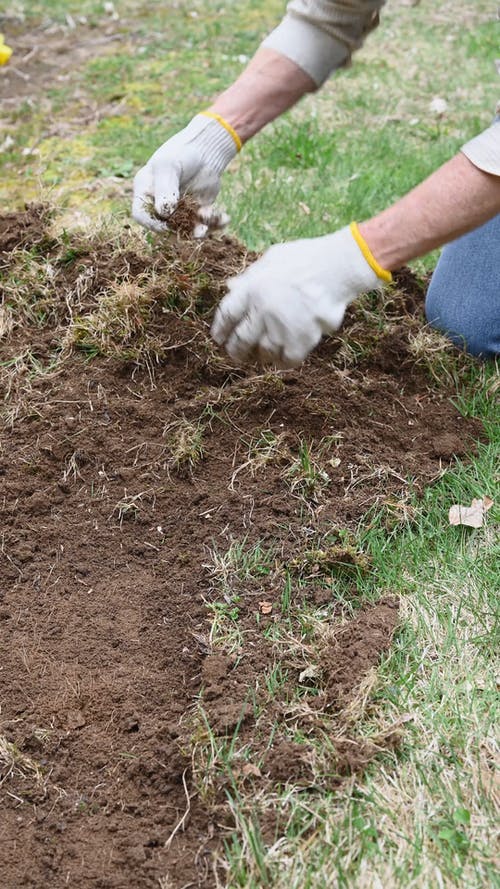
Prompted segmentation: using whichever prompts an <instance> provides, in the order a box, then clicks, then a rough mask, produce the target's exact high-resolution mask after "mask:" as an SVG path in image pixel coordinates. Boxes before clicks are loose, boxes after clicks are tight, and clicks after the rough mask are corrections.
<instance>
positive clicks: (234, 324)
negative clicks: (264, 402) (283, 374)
mask: <svg viewBox="0 0 500 889" xmlns="http://www.w3.org/2000/svg"><path fill="white" fill-rule="evenodd" d="M390 280H391V274H390V272H387V271H386V270H385V269H382V268H381V266H380V265H379V264H378V263H377V261H376V260H375V258H374V257H373V256H372V254H371V253H370V250H369V248H368V246H367V245H366V243H365V242H364V241H363V239H362V237H361V234H360V233H359V230H358V228H357V226H356V225H355V223H353V224H352V225H351V226H347V227H346V228H343V229H340V231H337V232H335V233H334V234H332V235H325V236H324V237H321V238H311V239H304V240H301V241H291V242H290V243H288V244H278V245H275V246H274V247H270V249H269V250H267V251H266V252H265V253H264V255H263V256H262V258H261V259H259V260H257V262H255V263H254V264H253V265H251V266H250V267H249V268H248V269H247V270H246V271H245V272H243V274H242V275H239V276H238V277H236V278H232V279H231V280H230V281H229V283H228V287H229V293H228V294H227V296H225V297H224V299H223V300H222V302H221V303H220V305H219V307H218V309H217V312H216V314H215V318H214V322H213V324H212V336H213V338H214V339H215V341H216V342H217V343H218V344H219V346H224V348H225V349H226V351H227V352H228V354H229V355H230V356H231V358H233V359H234V360H235V361H245V359H250V360H251V359H254V358H256V357H257V358H258V359H259V360H260V361H261V362H262V363H267V362H271V363H274V364H277V365H279V366H281V367H296V366H297V365H299V364H300V363H301V362H302V361H303V360H304V359H305V358H306V357H307V355H308V354H309V352H310V351H311V350H312V349H314V347H315V346H316V345H317V344H318V343H319V341H320V339H321V337H322V336H323V335H324V334H329V333H332V332H333V331H334V330H337V329H338V328H339V327H340V325H341V324H342V321H343V318H344V313H345V310H346V308H347V306H348V305H349V303H351V302H352V301H353V300H355V299H356V297H357V296H359V295H360V294H361V293H363V292H365V291H367V290H374V289H377V288H380V287H381V286H382V283H383V281H390Z"/></svg>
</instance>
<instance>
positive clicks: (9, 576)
mask: <svg viewBox="0 0 500 889" xmlns="http://www.w3.org/2000/svg"><path fill="white" fill-rule="evenodd" d="M26 212H27V214H28V215H26V214H24V215H23V214H21V216H19V218H18V219H17V221H16V219H15V218H14V217H13V216H12V214H10V215H9V216H8V217H4V218H3V219H0V236H3V242H2V244H0V250H3V257H4V259H5V257H6V256H7V255H8V257H9V258H8V261H7V262H4V266H3V268H4V274H3V279H2V283H1V287H2V295H3V301H4V302H3V310H2V311H3V321H4V329H5V330H6V331H7V333H6V335H5V336H4V339H3V341H2V358H1V361H2V367H1V370H2V383H3V387H4V393H5V405H4V422H3V428H2V449H1V452H0V484H1V493H2V505H3V523H2V524H3V529H2V545H1V557H2V559H1V585H0V590H1V592H0V645H1V648H2V652H1V663H2V672H1V674H0V675H1V680H0V700H1V716H0V736H1V737H2V738H3V745H1V744H0V798H1V802H0V805H1V818H0V850H1V851H0V863H1V869H2V874H3V881H4V885H6V886H9V887H10V886H12V887H14V886H16V887H17V886H27V887H28V886H32V887H39V886H51V887H54V889H58V887H63V886H67V885H71V886H74V887H87V886H88V887H90V886H92V887H99V886H102V887H107V889H111V887H113V889H118V887H125V886H127V887H128V886H134V887H137V889H142V887H153V886H155V887H157V886H158V881H159V880H160V879H164V880H166V877H167V876H168V880H169V882H166V883H165V885H168V886H172V887H181V886H187V885H194V886H206V887H208V886H213V885H215V878H214V873H213V864H212V861H213V859H212V854H213V852H214V850H215V849H216V848H217V846H218V845H219V843H220V841H221V837H222V836H223V835H224V833H225V831H228V830H230V829H231V824H232V821H231V816H230V814H229V813H228V811H227V807H226V806H225V803H224V799H225V796H224V789H225V786H224V780H222V779H221V778H220V774H219V776H218V777H217V776H215V777H213V779H212V778H210V780H209V777H210V773H211V769H212V767H213V763H212V764H211V763H209V762H208V761H205V760H203V757H201V758H200V756H199V755H198V754H197V753H196V750H197V749H199V748H200V747H202V746H203V744H204V743H205V741H206V737H205V736H204V735H203V731H204V729H203V722H202V721H200V704H201V705H202V707H203V712H204V714H205V717H204V718H205V719H206V721H207V725H210V726H211V732H212V736H213V737H216V738H220V739H222V740H223V739H224V737H229V738H231V737H232V736H233V735H234V733H235V732H236V731H237V730H239V732H240V737H241V739H242V740H241V745H242V746H243V747H245V745H246V750H247V757H246V759H245V758H243V759H239V760H238V759H237V758H236V761H235V762H234V763H232V764H231V767H232V770H233V776H234V775H236V776H239V780H241V783H242V786H245V785H246V784H250V785H252V783H253V782H268V783H270V784H271V783H274V784H277V783H286V782H287V781H288V780H290V779H294V780H298V781H300V782H302V783H303V784H304V785H305V786H312V784H313V782H314V781H315V780H317V776H318V770H317V768H314V763H313V754H314V749H315V748H314V732H315V725H316V722H317V719H318V718H319V711H320V710H321V711H322V712H327V713H328V712H329V713H330V714H331V719H332V723H331V724H332V726H335V725H336V724H338V720H341V719H342V711H343V709H344V708H346V707H347V706H348V705H349V702H350V701H351V700H352V698H353V697H354V696H355V694H356V693H357V691H358V688H359V686H360V683H361V682H362V681H363V679H364V678H365V676H366V673H367V671H369V670H370V669H373V668H374V667H375V666H376V665H377V664H378V662H379V660H380V657H381V656H382V655H383V654H384V653H386V652H387V651H388V650H389V649H390V643H391V638H392V634H393V631H394V629H395V626H396V623H397V607H396V604H395V603H394V602H392V601H391V600H383V601H381V602H379V603H378V604H376V605H374V606H363V607H362V608H361V610H360V611H358V613H357V614H356V615H355V616H354V617H353V618H352V619H351V620H350V621H346V614H345V611H344V609H343V607H342V606H341V605H340V604H339V605H338V607H337V605H336V604H335V583H336V584H339V585H340V586H341V588H342V590H343V593H344V596H349V595H351V593H352V596H353V597H354V598H355V597H356V576H357V572H358V571H369V570H370V566H369V560H367V558H366V556H365V555H364V554H363V553H359V552H358V551H357V550H356V548H355V545H354V544H353V543H352V541H351V540H350V539H347V538H346V536H345V534H346V532H349V529H352V528H353V527H354V526H355V524H356V522H357V521H359V519H360V518H361V516H362V515H363V514H364V513H365V511H366V509H367V508H369V507H371V506H373V505H374V504H379V505H382V504H383V503H392V504H393V505H394V508H395V509H396V508H397V506H398V504H399V503H400V502H401V501H402V499H403V500H404V497H405V496H406V493H407V489H408V482H409V480H411V481H412V484H413V485H414V486H416V487H417V488H419V487H421V486H423V485H425V484H427V483H428V482H429V481H430V480H432V479H433V478H435V477H436V475H437V474H438V473H439V472H440V470H441V468H442V466H443V461H445V462H448V461H449V460H450V459H452V457H453V455H454V454H459V455H464V454H466V453H467V452H468V451H469V450H471V449H472V448H473V442H474V440H475V439H477V437H478V436H479V435H480V426H479V424H478V423H476V422H475V421H473V420H466V419H463V418H462V417H461V416H460V415H459V414H458V412H457V410H456V408H455V407H454V405H453V404H452V402H451V401H450V399H449V397H448V395H449V392H447V390H446V386H443V387H441V388H439V389H438V388H437V387H436V386H435V384H434V381H433V379H432V377H431V376H430V375H429V373H428V371H427V370H426V367H425V366H424V365H422V363H421V362H420V360H419V359H418V356H417V357H416V356H415V354H414V352H413V351H412V348H411V341H410V334H411V332H412V331H415V330H416V329H418V328H419V327H420V325H421V323H422V310H421V305H422V298H421V291H420V288H419V286H418V283H417V282H416V281H415V280H414V279H413V278H411V277H409V276H408V275H407V276H406V279H405V280H404V282H403V284H402V287H401V289H399V290H398V289H395V290H394V292H393V294H392V295H391V296H389V297H388V298H387V301H386V304H385V306H384V312H385V316H386V319H388V320H387V322H386V324H385V325H384V326H383V327H381V328H380V330H378V331H377V330H375V329H374V327H373V323H372V322H370V321H369V318H372V319H373V317H375V316H374V315H373V313H374V312H375V315H376V311H377V308H376V305H372V304H370V305H369V306H368V309H369V312H368V309H367V308H366V305H365V308H364V309H363V310H361V309H357V310H356V311H354V312H353V313H351V315H350V317H349V320H348V322H347V326H346V331H345V335H344V336H343V337H342V338H341V337H337V338H335V339H331V340H329V341H327V342H325V343H324V344H323V345H322V347H321V349H319V350H318V352H317V353H316V354H315V355H314V356H313V358H312V359H311V360H310V361H308V362H307V363H306V365H305V366H304V367H303V368H302V369H300V370H297V371H293V372H287V373H276V372H274V371H262V370H259V369H256V368H250V369H246V370H241V369H238V368H234V367H232V366H230V365H229V364H228V363H227V361H226V359H225V357H224V356H222V355H220V354H219V353H217V352H216V351H215V350H214V348H213V345H212V343H211V341H210V337H209V321H210V317H211V314H212V311H213V305H214V302H216V301H217V299H218V298H220V296H221V295H222V293H223V290H224V280H225V278H226V277H227V276H228V274H233V273H235V272H237V271H239V270H240V269H241V268H243V267H244V265H245V264H246V263H247V262H248V261H249V259H251V257H249V255H248V254H247V252H246V251H245V249H244V247H242V246H241V245H240V244H237V243H236V242H234V241H233V240H231V239H230V238H220V239H210V240H208V241H206V242H202V243H199V244H193V243H191V242H185V241H181V240H179V239H177V238H175V237H172V238H170V239H166V240H164V241H161V240H160V241H157V242H155V245H153V246H152V247H150V246H148V245H147V243H146V241H139V240H137V239H135V240H134V238H133V237H132V235H131V233H130V231H128V230H126V231H124V232H123V233H122V235H121V236H120V239H119V240H118V241H112V240H109V241H106V239H105V238H104V237H103V236H102V235H101V236H100V237H97V236H96V237H95V238H88V237H83V236H78V235H74V236H67V235H65V236H64V237H61V238H57V237H53V236H52V234H50V233H49V232H48V230H47V228H46V226H47V225H48V220H47V214H46V213H44V212H41V211H38V210H35V209H33V208H31V209H29V210H28V211H26ZM37 213H38V216H37V215H36V214H37ZM37 219H38V222H37V221H36V220H37ZM33 220H35V222H33ZM16 232H19V233H20V234H19V236H18V235H17V234H15V233H16ZM2 233H3V235H2ZM403 285H404V286H403ZM374 299H375V297H374ZM369 313H372V314H369ZM346 344H347V345H348V346H349V348H347V349H346ZM235 542H240V543H241V544H242V545H244V548H246V550H248V549H249V548H250V549H251V548H252V547H254V546H256V545H257V544H258V545H259V546H260V547H262V548H263V550H266V548H267V550H268V551H269V552H270V553H272V556H269V555H268V556H266V557H263V564H265V565H266V566H267V567H266V569H265V571H262V572H261V573H259V567H258V565H257V567H255V566H254V569H252V570H249V569H245V570H246V573H245V570H242V569H241V567H240V568H238V567H237V566H236V567H235V565H234V564H233V565H232V566H229V567H227V565H226V567H224V565H222V567H221V565H219V566H217V560H216V559H215V558H214V552H219V553H222V554H224V553H226V552H227V550H228V549H229V548H230V547H231V546H232V545H234V543H235ZM266 559H267V562H266ZM224 572H226V573H224ZM284 572H286V573H287V574H288V576H289V577H290V578H291V583H290V589H289V598H290V603H288V605H287V606H286V607H285V606H284V605H283V602H282V599H281V597H282V590H283V577H284ZM224 578H225V579H224ZM224 583H225V584H226V586H225V587H224ZM221 589H222V592H221ZM302 600H306V601H310V602H311V603H313V604H316V605H319V606H323V605H325V607H326V605H328V602H329V600H330V601H333V610H332V612H331V613H332V614H333V615H334V617H335V618H336V619H337V620H338V624H336V623H335V620H334V621H333V626H332V635H331V638H330V637H329V638H328V639H327V640H323V641H321V640H319V641H318V644H317V646H316V655H317V658H316V661H317V663H316V667H317V674H316V678H315V680H314V684H315V688H314V689H311V693H310V694H309V693H308V692H307V689H306V692H305V693H304V695H303V696H302V699H301V708H299V710H300V712H297V714H296V717H295V719H296V724H298V725H301V726H302V728H303V729H304V731H306V732H307V733H308V734H309V736H310V740H311V743H310V744H306V745H304V744H302V745H297V744H296V742H295V741H294V740H293V739H292V738H291V737H290V736H289V733H287V730H286V726H285V722H284V721H283V720H284V717H285V716H289V712H290V707H291V706H292V705H293V706H294V707H296V705H297V700H296V698H294V694H295V691H296V688H297V684H298V683H299V678H298V677H299V674H300V673H301V670H302V669H303V668H304V666H306V664H305V663H304V662H301V658H303V655H302V654H300V653H297V652H290V651H288V652H286V653H283V649H282V648H279V646H278V647H276V645H275V644H274V643H273V634H272V633H270V632H269V631H270V629H276V630H279V628H280V625H281V624H283V625H285V622H286V621H287V620H291V621H292V625H291V626H292V629H293V609H294V607H295V605H298V604H299V603H300V602H301V601H302ZM263 601H264V602H266V603H268V605H269V606H270V607H268V606H267V605H266V608H265V609H264V608H263V607H262V604H261V603H262V602H263ZM214 603H219V604H220V605H221V607H224V608H225V607H226V606H227V608H228V609H229V610H230V609H231V608H232V607H233V606H234V604H235V603H236V604H237V612H238V614H237V619H236V618H235V616H234V615H233V616H232V617H231V615H230V616H229V621H230V622H231V621H232V620H233V618H235V619H234V620H233V623H235V625H237V626H238V627H239V628H240V632H241V634H242V636H241V641H240V642H239V643H238V642H237V641H236V642H233V643H232V644H231V645H228V644H226V643H224V641H220V642H219V643H218V644H216V645H214V643H213V641H212V638H211V631H212V629H213V618H214V613H215V612H214V610H213V609H212V610H210V606H211V605H213V604H214ZM290 615H291V616H290ZM276 665H281V666H282V667H283V671H284V673H283V675H284V678H283V680H282V681H280V682H277V683H275V686H274V687H271V678H272V675H271V673H272V670H273V669H274V668H275V667H276ZM270 671H271V673H270ZM285 674H286V675H285ZM266 677H267V679H268V681H265V678H266ZM299 684H300V683H299ZM303 684H304V682H303ZM306 684H307V683H306ZM296 709H297V707H296ZM280 720H281V721H280ZM276 724H277V725H278V730H277V732H276V734H275V735H272V733H271V728H272V725H276ZM393 743H394V738H393V737H392V736H390V737H389V736H388V737H387V738H385V739H383V740H382V741H381V743H380V745H378V746H377V745H376V744H373V745H371V747H370V749H368V746H367V745H363V744H362V743H361V742H359V741H356V740H355V739H354V740H352V739H351V740H349V739H347V740H345V739H344V740H343V741H342V740H338V741H337V742H335V741H333V743H332V748H331V752H330V754H329V759H328V760H325V762H327V765H328V773H327V774H326V773H325V778H324V780H325V781H327V782H328V783H329V784H331V785H332V786H339V784H340V783H341V780H342V775H343V774H345V772H348V771H349V770H352V769H356V768H362V767H363V766H364V764H365V763H366V762H367V761H369V760H370V759H371V758H372V757H373V756H374V755H376V754H377V752H379V750H380V749H381V748H383V747H384V745H385V746H388V747H390V746H391V745H392V744H393ZM298 748H300V749H298ZM204 787H205V789H206V794H204V793H203V792H202V790H203V788H204ZM277 829H279V825H278V826H277V824H276V823H275V824H274V825H273V826H272V829H271V827H270V828H269V836H270V837H271V834H272V833H273V831H274V832H275V831H276V830H277Z"/></svg>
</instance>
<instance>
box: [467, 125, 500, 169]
mask: <svg viewBox="0 0 500 889" xmlns="http://www.w3.org/2000/svg"><path fill="white" fill-rule="evenodd" d="M461 151H462V152H463V154H465V156H466V157H468V158H469V160H470V161H472V163H473V164H474V166H476V167H479V169H480V170H484V172H485V173H492V174H493V176H500V121H499V120H497V122H496V123H494V124H492V125H491V127H489V128H488V129H487V130H484V132H483V133H480V134H479V136H476V137H475V139H471V140H470V142H467V143H466V144H465V145H463V146H462V149H461Z"/></svg>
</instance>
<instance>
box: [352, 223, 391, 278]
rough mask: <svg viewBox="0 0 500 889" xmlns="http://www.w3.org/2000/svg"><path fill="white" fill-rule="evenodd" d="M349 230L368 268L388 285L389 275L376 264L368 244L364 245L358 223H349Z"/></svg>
mask: <svg viewBox="0 0 500 889" xmlns="http://www.w3.org/2000/svg"><path fill="white" fill-rule="evenodd" d="M349 228H350V230H351V234H352V236H353V238H354V240H355V241H356V244H357V245H358V247H359V249H360V250H361V253H362V254H363V256H364V257H365V259H366V261H367V263H368V265H369V266H370V268H371V269H373V271H374V272H375V274H376V275H377V277H379V278H381V279H382V281H387V283H390V282H391V281H392V275H391V273H390V272H388V271H387V269H383V268H382V266H381V265H380V263H378V262H377V260H376V259H375V257H374V255H373V253H372V251H371V250H370V248H369V246H368V244H367V243H366V241H365V239H364V237H363V235H362V234H361V232H360V230H359V228H358V223H357V222H351V224H350V226H349Z"/></svg>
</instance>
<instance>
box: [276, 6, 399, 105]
mask: <svg viewBox="0 0 500 889" xmlns="http://www.w3.org/2000/svg"><path fill="white" fill-rule="evenodd" d="M384 3H385V0H291V2H290V3H288V4H287V13H286V15H285V17H284V19H283V21H282V22H281V23H280V24H279V25H278V27H277V28H275V30H274V31H272V32H271V34H269V36H268V37H266V39H265V40H264V42H263V44H262V45H263V46H265V47H268V48H270V49H274V50H276V51H277V52H279V53H281V54H282V55H284V56H287V58H289V59H291V60H292V61H293V62H295V64H296V65H298V66H299V67H300V68H302V69H303V70H304V71H306V72H307V74H309V75H310V77H312V79H313V80H314V82H315V83H316V84H317V86H318V87H319V86H321V84H322V83H324V81H325V80H326V79H327V77H329V75H330V74H331V73H332V71H334V70H335V69H336V68H340V67H341V66H342V65H345V64H346V63H347V62H349V60H350V57H351V54H352V52H353V51H354V50H355V49H357V48H358V47H360V46H361V44H362V43H363V40H364V38H365V35H366V34H367V33H368V32H369V31H371V30H373V28H375V27H376V26H377V24H378V12H379V10H380V9H381V8H382V6H383V5H384Z"/></svg>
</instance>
